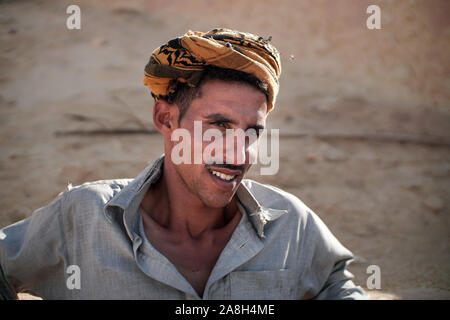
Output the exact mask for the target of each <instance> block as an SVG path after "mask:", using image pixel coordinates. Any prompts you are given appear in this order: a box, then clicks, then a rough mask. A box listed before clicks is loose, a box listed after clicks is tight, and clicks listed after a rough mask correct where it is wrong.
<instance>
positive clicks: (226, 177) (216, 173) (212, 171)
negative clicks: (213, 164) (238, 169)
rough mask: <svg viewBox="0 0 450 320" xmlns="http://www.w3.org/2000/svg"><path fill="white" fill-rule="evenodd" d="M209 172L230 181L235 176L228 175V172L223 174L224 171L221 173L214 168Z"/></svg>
mask: <svg viewBox="0 0 450 320" xmlns="http://www.w3.org/2000/svg"><path fill="white" fill-rule="evenodd" d="M211 173H212V174H213V175H215V176H217V177H219V178H220V179H222V180H225V181H230V180H231V179H233V178H234V177H235V176H230V175H228V174H225V173H222V172H217V171H214V170H211Z"/></svg>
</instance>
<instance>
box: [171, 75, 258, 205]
mask: <svg viewBox="0 0 450 320" xmlns="http://www.w3.org/2000/svg"><path fill="white" fill-rule="evenodd" d="M266 111H267V98H266V96H265V94H264V93H262V92H261V91H259V90H258V89H256V88H254V87H252V86H251V85H248V84H246V83H242V82H225V81H220V80H208V81H206V82H205V83H204V84H202V86H201V95H200V96H199V97H198V98H196V99H194V100H193V101H192V103H191V105H190V107H189V108H188V110H187V111H186V113H185V114H184V116H183V118H182V119H181V121H180V125H179V128H183V129H186V130H188V131H189V133H190V136H191V146H192V147H191V159H194V157H195V154H194V153H199V152H202V155H201V157H202V158H201V159H202V162H201V164H194V161H192V164H185V163H182V164H179V165H175V170H176V172H177V174H178V175H179V177H180V178H181V180H182V181H183V182H184V185H185V186H186V187H187V189H188V191H189V192H190V193H191V194H192V195H193V196H196V197H198V199H200V200H201V201H202V202H203V204H204V205H205V206H207V207H212V208H222V207H225V206H226V205H227V204H228V203H229V202H230V201H231V199H232V197H233V195H234V193H235V192H236V189H237V187H238V186H239V184H240V182H241V180H242V179H243V177H244V175H245V173H246V172H247V171H248V170H249V168H250V166H251V164H250V162H249V159H250V156H256V155H254V154H251V153H254V152H255V148H254V145H255V144H253V146H249V143H248V140H249V139H245V138H244V141H238V140H239V139H240V138H239V137H234V138H232V139H228V140H227V138H226V133H227V132H226V130H227V129H233V130H237V129H241V130H243V132H247V133H249V132H252V131H253V132H256V133H258V131H259V130H260V129H264V127H265V124H266ZM194 121H196V123H197V126H198V125H199V124H201V128H202V134H203V133H205V131H206V130H208V129H216V130H218V131H216V132H220V133H222V137H223V143H221V145H222V146H223V149H222V155H220V153H218V154H215V152H212V153H211V156H210V157H208V156H204V151H205V148H206V147H207V146H208V145H211V142H210V141H203V137H201V136H200V137H198V135H197V136H196V135H195V134H194ZM197 130H198V127H197ZM241 132H242V131H241ZM229 133H230V131H229V130H228V134H229ZM241 137H242V136H241ZM254 139H256V137H254ZM245 140H246V141H245ZM213 141H214V139H213ZM227 141H228V142H227ZM230 142H231V143H230ZM194 145H197V146H199V148H197V149H194ZM231 149H232V150H231ZM230 151H231V152H230ZM197 156H198V155H197ZM218 156H219V157H221V158H222V159H221V161H217V160H220V159H218ZM220 162H221V163H222V164H220Z"/></svg>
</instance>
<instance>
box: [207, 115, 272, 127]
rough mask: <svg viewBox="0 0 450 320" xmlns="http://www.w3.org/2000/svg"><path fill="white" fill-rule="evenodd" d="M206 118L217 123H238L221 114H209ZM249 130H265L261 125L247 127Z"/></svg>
mask: <svg viewBox="0 0 450 320" xmlns="http://www.w3.org/2000/svg"><path fill="white" fill-rule="evenodd" d="M204 118H206V119H208V120H210V121H215V122H223V123H231V124H237V121H235V120H233V119H230V118H229V117H227V116H226V115H224V114H221V113H213V114H209V115H206V116H204ZM248 129H254V130H256V131H258V130H264V126H263V125H260V124H254V125H251V126H249V127H247V129H246V130H248Z"/></svg>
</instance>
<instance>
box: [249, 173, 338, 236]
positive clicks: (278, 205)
mask: <svg viewBox="0 0 450 320" xmlns="http://www.w3.org/2000/svg"><path fill="white" fill-rule="evenodd" d="M243 183H244V184H245V186H246V187H247V188H248V189H249V190H250V192H251V193H252V195H253V196H254V197H255V199H256V201H258V203H259V204H260V205H261V206H263V207H265V208H271V209H276V210H286V211H287V214H286V215H284V216H283V217H282V218H280V219H277V220H276V221H277V223H278V224H281V225H284V227H285V228H286V230H287V229H294V230H296V232H303V233H305V232H306V233H307V234H308V235H309V236H313V237H314V238H315V237H317V236H319V237H322V236H324V237H328V234H329V233H330V232H329V229H328V227H327V226H326V225H325V223H324V222H323V221H322V219H321V218H320V217H319V216H318V215H317V214H316V213H315V212H314V211H313V210H312V209H311V208H309V207H308V206H307V205H306V204H305V203H304V202H303V201H302V200H301V199H300V198H298V197H297V196H296V195H294V194H292V193H289V192H287V191H285V190H282V189H280V188H277V187H275V186H272V185H268V184H263V183H260V182H257V181H254V180H250V179H245V180H243Z"/></svg>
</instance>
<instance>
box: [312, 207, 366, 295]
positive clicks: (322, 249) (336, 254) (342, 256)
mask: <svg viewBox="0 0 450 320" xmlns="http://www.w3.org/2000/svg"><path fill="white" fill-rule="evenodd" d="M308 220H309V221H308V225H309V226H308V228H309V230H308V233H309V234H310V237H309V241H308V242H309V248H312V251H311V252H312V254H311V256H312V259H311V266H310V281H311V282H313V283H314V287H315V290H314V291H315V292H316V295H315V296H314V297H313V299H315V300H367V299H369V296H368V295H367V294H366V293H365V292H364V290H363V289H362V288H361V287H359V286H356V285H355V284H354V283H353V281H352V279H353V278H354V276H353V274H351V273H350V271H348V265H349V264H350V263H351V261H352V260H353V254H352V253H351V252H350V251H349V250H348V249H347V248H345V247H344V246H343V245H342V244H341V243H340V242H339V241H338V240H337V239H336V238H335V236H334V235H333V234H332V233H331V231H330V230H329V229H328V227H327V226H326V225H325V224H324V223H323V222H322V220H321V219H320V218H319V217H318V216H317V215H315V214H314V213H313V212H309V219H308Z"/></svg>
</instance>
